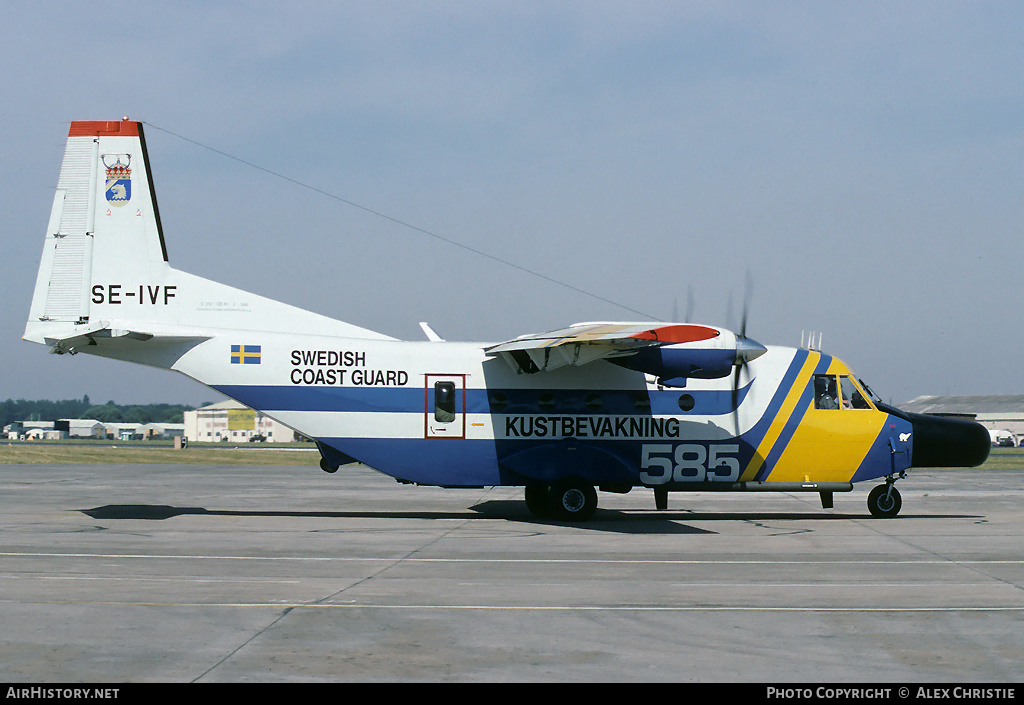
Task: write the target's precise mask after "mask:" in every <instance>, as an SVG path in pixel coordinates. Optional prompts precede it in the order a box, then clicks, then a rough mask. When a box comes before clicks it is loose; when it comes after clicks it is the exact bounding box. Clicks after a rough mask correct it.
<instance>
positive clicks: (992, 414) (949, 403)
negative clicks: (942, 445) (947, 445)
mask: <svg viewBox="0 0 1024 705" xmlns="http://www.w3.org/2000/svg"><path fill="white" fill-rule="evenodd" d="M900 408H901V409H903V410H904V411H910V412H913V413H916V414H935V415H938V416H964V417H970V418H973V419H974V420H975V421H977V422H978V423H980V424H981V425H982V426H984V427H985V428H987V429H988V430H989V435H990V436H991V437H992V444H993V445H1006V446H1011V445H1012V446H1018V445H1020V444H1021V443H1022V442H1024V394H992V395H988V396H974V397H972V396H944V397H918V398H916V399H912V400H911V401H908V402H907V403H906V404H902V405H901V406H900Z"/></svg>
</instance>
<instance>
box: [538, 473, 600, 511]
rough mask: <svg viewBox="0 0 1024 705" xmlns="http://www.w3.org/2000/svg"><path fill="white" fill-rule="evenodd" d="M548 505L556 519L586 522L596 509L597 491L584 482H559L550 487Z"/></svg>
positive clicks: (572, 480) (573, 480)
mask: <svg viewBox="0 0 1024 705" xmlns="http://www.w3.org/2000/svg"><path fill="white" fill-rule="evenodd" d="M548 503H549V506H550V507H551V510H552V511H553V512H554V514H555V517H557V518H558V519H562V520H564V521H586V520H587V519H589V518H590V517H592V516H593V515H594V511H595V510H596V509H597V490H595V489H594V486H593V485H591V484H590V483H588V482H586V481H585V480H577V479H572V478H570V479H567V480H561V481H559V482H556V483H555V484H554V485H552V486H551V490H550V491H549V493H548Z"/></svg>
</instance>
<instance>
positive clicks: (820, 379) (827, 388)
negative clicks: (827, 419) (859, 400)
mask: <svg viewBox="0 0 1024 705" xmlns="http://www.w3.org/2000/svg"><path fill="white" fill-rule="evenodd" d="M814 408H815V409H838V408H839V393H838V391H837V390H836V378H835V377H834V376H833V375H814Z"/></svg>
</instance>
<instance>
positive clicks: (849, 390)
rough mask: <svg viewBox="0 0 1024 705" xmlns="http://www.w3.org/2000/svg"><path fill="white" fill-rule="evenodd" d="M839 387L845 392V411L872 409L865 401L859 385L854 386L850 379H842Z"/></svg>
mask: <svg viewBox="0 0 1024 705" xmlns="http://www.w3.org/2000/svg"><path fill="white" fill-rule="evenodd" d="M839 386H840V388H841V389H842V392H843V408H844V409H870V408H871V405H870V404H868V402H867V400H866V399H864V395H863V394H862V393H861V391H860V389H858V388H857V385H856V384H854V382H853V380H852V379H851V378H850V377H846V376H843V377H840V378H839Z"/></svg>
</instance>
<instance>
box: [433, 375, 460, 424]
mask: <svg viewBox="0 0 1024 705" xmlns="http://www.w3.org/2000/svg"><path fill="white" fill-rule="evenodd" d="M434 419H435V420H436V421H440V422H441V423H451V422H452V421H454V420H455V383H454V382H435V383H434Z"/></svg>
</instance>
